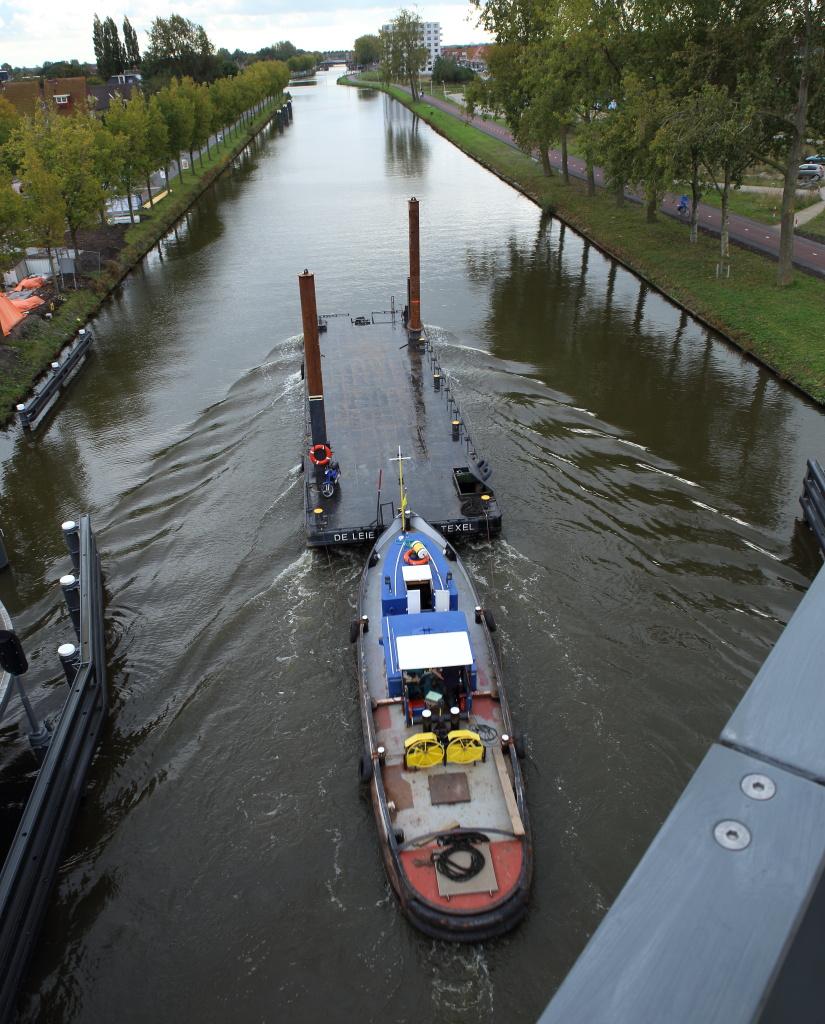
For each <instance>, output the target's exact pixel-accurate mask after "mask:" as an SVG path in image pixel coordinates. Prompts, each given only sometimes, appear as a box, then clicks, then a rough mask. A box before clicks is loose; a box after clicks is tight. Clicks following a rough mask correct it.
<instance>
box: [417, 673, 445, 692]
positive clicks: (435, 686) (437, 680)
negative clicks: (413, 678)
mask: <svg viewBox="0 0 825 1024" xmlns="http://www.w3.org/2000/svg"><path fill="white" fill-rule="evenodd" d="M431 690H432V691H434V692H435V693H439V694H441V696H442V697H443V696H444V676H443V675H442V674H441V671H440V670H439V669H437V668H428V669H427V671H426V672H425V673H424V674H423V675H422V676H421V692H422V693H423V694H424V696H425V697H426V696H427V694H428V693H429V692H430V691H431Z"/></svg>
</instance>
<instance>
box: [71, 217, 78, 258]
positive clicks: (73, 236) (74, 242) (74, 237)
mask: <svg viewBox="0 0 825 1024" xmlns="http://www.w3.org/2000/svg"><path fill="white" fill-rule="evenodd" d="M69 237H70V238H71V240H72V248H73V249H74V258H75V259H76V260H79V259H80V249H78V247H77V228H76V227H72V225H71V224H70V225H69Z"/></svg>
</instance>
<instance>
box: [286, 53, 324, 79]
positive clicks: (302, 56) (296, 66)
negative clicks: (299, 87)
mask: <svg viewBox="0 0 825 1024" xmlns="http://www.w3.org/2000/svg"><path fill="white" fill-rule="evenodd" d="M286 64H287V67H288V68H289V70H290V71H292V72H293V73H294V74H307V73H309V72H310V71H314V70H315V67H316V64H317V62H316V60H315V55H314V54H312V53H297V54H296V55H295V56H294V57H290V58H289V59H288V60H287V62H286Z"/></svg>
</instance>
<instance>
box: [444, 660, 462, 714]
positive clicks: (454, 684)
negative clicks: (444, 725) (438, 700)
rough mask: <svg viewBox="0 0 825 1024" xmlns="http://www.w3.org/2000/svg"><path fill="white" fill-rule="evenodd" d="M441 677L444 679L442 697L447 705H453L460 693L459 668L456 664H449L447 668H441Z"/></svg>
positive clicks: (449, 706) (456, 702)
mask: <svg viewBox="0 0 825 1024" xmlns="http://www.w3.org/2000/svg"><path fill="white" fill-rule="evenodd" d="M442 679H443V680H444V697H445V699H446V701H447V707H448V708H451V707H455V706H456V705H457V704H458V698H459V696H460V695H461V668H460V667H459V666H458V665H450V666H449V667H448V668H445V669H442Z"/></svg>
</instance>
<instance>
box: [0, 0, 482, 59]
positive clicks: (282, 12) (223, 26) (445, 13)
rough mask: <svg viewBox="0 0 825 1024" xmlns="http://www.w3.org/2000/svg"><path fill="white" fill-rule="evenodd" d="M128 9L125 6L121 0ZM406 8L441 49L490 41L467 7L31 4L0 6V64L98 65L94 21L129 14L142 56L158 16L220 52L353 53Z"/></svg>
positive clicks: (150, 1)
mask: <svg viewBox="0 0 825 1024" xmlns="http://www.w3.org/2000/svg"><path fill="white" fill-rule="evenodd" d="M121 2H122V0H121ZM109 3H111V0H109ZM402 6H407V7H408V8H409V9H411V10H416V11H417V13H418V16H419V17H420V18H421V19H422V21H440V22H441V30H442V42H443V44H444V45H445V46H449V45H451V44H454V43H470V42H474V43H483V42H490V41H491V39H490V37H488V36H487V34H486V33H485V32H484V31H483V30H482V29H480V28H477V27H476V24H475V22H476V13H475V8H474V7H473V6H472V5H471V4H470V3H469V0H463V2H456V3H441V4H432V5H429V4H427V5H423V4H418V5H416V4H414V3H407V4H406V5H405V4H404V3H403V2H402V0H399V2H398V3H397V4H396V5H392V6H388V7H381V6H378V5H376V3H375V2H374V0H338V2H335V0H289V2H287V0H173V2H172V4H171V5H167V4H159V3H158V0H129V6H128V7H120V6H115V7H112V6H107V5H106V0H72V2H71V3H66V2H65V0H42V2H40V3H38V4H36V5H35V7H34V8H32V7H31V6H30V5H26V4H20V3H13V0H0V64H4V63H6V62H8V63H9V64H11V65H12V67H32V66H34V65H39V64H42V63H43V61H46V60H49V61H58V60H71V59H72V58H73V57H74V58H77V60H79V61H94V50H93V49H92V20H93V18H94V15H95V13H97V14H98V15H99V16H100V18H101V19H102V18H105V17H107V16H111V17H112V18H114V20H115V22H116V23H117V26H118V29H120V28H121V26H122V24H123V17H124V15H126V16H127V17H128V18H129V21H130V22H131V23H132V27H133V28H134V29H135V30H136V32H137V35H138V43H139V45H140V48H141V51H142V50H143V49H144V47H145V46H146V43H147V38H148V37H147V30H148V28H149V26H150V25H151V23H152V20H153V19H154V18H155V17H156V16H157V15H158V14H160V15H161V16H163V17H168V15H169V14H171V13H175V14H181V15H183V16H184V17H185V18H190V19H191V20H192V21H194V22H197V23H198V24H199V25H203V27H204V28H205V29H206V34H207V35H208V36H209V38H210V39H211V41H212V43H213V44H214V46H215V48H216V49H218V48H219V47H221V46H225V47H226V48H227V49H228V50H235V49H241V50H247V51H250V52H254V51H256V50H259V49H260V48H261V47H262V46H267V45H269V44H270V43H276V42H278V41H280V40H282V39H289V40H290V41H291V42H292V43H294V44H295V45H296V46H297V47H299V48H300V49H303V50H335V49H351V48H352V44H353V41H354V40H355V39H356V38H357V37H358V36H361V35H365V34H366V33H368V32H372V33H375V32H377V31H378V29H379V28H380V27H381V25H382V24H384V23H386V22H388V21H389V20H390V19H391V18H393V17H395V15H396V14H398V11H399V10H400V9H401V7H402Z"/></svg>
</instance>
